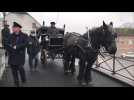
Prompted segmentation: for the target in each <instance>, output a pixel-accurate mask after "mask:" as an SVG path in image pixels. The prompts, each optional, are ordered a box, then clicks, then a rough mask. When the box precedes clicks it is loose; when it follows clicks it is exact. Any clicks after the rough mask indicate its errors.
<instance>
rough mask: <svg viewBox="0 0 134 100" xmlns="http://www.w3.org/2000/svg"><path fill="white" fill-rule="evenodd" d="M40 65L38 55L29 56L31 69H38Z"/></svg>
mask: <svg viewBox="0 0 134 100" xmlns="http://www.w3.org/2000/svg"><path fill="white" fill-rule="evenodd" d="M37 65H38V55H36V56H33V55H29V66H30V69H31V70H32V69H36V68H37Z"/></svg>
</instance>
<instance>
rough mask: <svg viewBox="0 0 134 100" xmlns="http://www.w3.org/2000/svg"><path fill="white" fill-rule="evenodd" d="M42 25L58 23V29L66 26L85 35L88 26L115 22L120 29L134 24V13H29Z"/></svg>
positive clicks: (67, 28) (68, 29)
mask: <svg viewBox="0 0 134 100" xmlns="http://www.w3.org/2000/svg"><path fill="white" fill-rule="evenodd" d="M28 13H29V14H31V15H32V16H33V17H34V18H36V19H37V20H38V21H39V22H40V23H41V24H42V22H43V20H44V21H45V22H46V25H49V23H50V22H51V21H56V23H57V27H62V26H63V25H64V24H66V30H67V31H71V32H72V31H74V32H79V33H84V32H85V31H86V28H85V27H86V26H88V27H89V28H92V27H96V26H100V25H102V21H103V20H104V21H105V22H106V23H109V22H110V21H113V23H114V26H115V27H118V26H120V25H122V24H124V23H127V22H131V23H132V22H133V23H134V13H132V12H28Z"/></svg>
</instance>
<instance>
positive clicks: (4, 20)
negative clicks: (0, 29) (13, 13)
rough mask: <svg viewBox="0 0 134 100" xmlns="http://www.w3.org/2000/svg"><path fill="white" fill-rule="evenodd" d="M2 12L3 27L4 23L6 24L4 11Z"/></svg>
mask: <svg viewBox="0 0 134 100" xmlns="http://www.w3.org/2000/svg"><path fill="white" fill-rule="evenodd" d="M2 13H3V25H4V28H5V24H6V12H2Z"/></svg>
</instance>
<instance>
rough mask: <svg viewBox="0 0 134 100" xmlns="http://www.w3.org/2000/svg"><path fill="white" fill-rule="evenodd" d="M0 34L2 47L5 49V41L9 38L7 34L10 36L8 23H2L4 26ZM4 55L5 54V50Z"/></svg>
mask: <svg viewBox="0 0 134 100" xmlns="http://www.w3.org/2000/svg"><path fill="white" fill-rule="evenodd" d="M1 35H2V47H4V49H5V43H6V41H7V40H8V39H9V36H10V29H9V25H7V24H6V25H4V28H3V29H2V31H1ZM5 55H6V56H7V51H6V52H5Z"/></svg>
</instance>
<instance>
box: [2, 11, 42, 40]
mask: <svg viewBox="0 0 134 100" xmlns="http://www.w3.org/2000/svg"><path fill="white" fill-rule="evenodd" d="M5 20H6V23H7V24H8V25H9V26H10V29H11V28H12V25H13V22H14V21H16V22H18V23H19V24H21V25H22V27H23V28H22V31H23V32H25V33H26V34H28V35H29V34H30V31H31V30H34V29H35V28H38V27H41V25H40V23H39V22H38V21H37V20H36V19H34V18H33V17H32V16H31V15H30V14H28V13H26V12H9V13H8V14H7V15H6V17H5ZM2 28H3V19H0V33H1V30H2ZM0 38H1V36H0Z"/></svg>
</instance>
